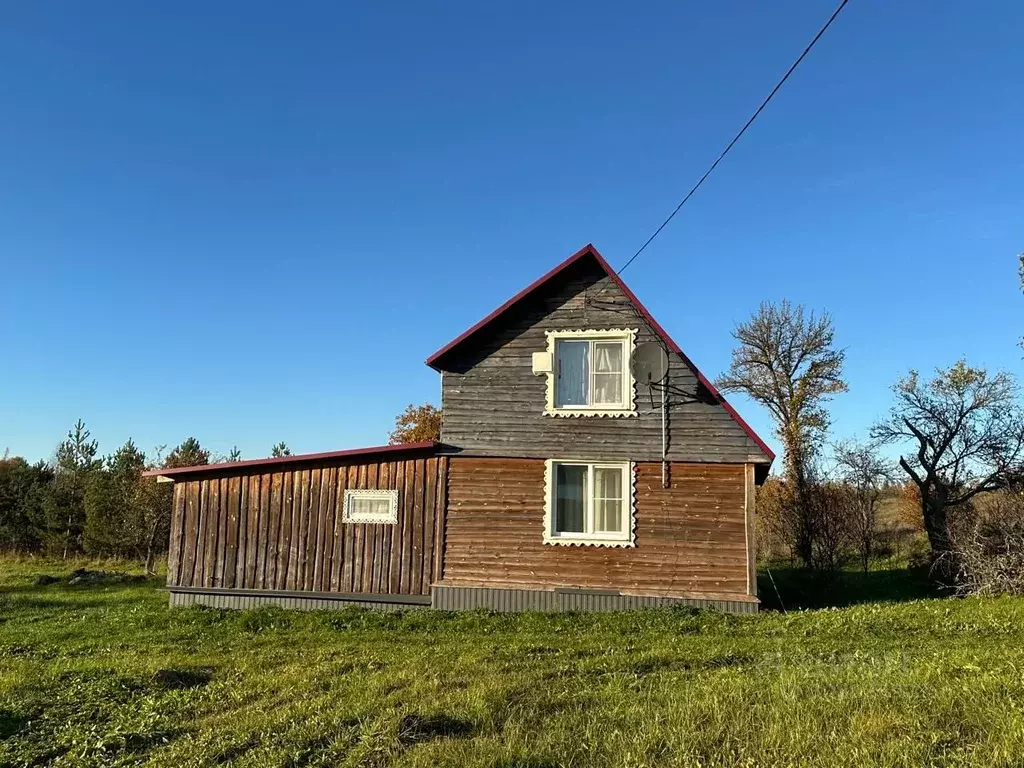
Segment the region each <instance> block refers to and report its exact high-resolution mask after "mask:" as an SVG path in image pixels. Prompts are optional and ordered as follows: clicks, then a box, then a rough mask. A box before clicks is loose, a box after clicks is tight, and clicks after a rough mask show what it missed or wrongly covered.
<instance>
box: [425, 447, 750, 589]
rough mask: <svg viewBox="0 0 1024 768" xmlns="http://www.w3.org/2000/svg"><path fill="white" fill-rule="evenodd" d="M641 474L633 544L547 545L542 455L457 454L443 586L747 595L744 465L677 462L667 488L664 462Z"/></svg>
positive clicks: (450, 491)
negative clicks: (663, 477) (663, 478)
mask: <svg viewBox="0 0 1024 768" xmlns="http://www.w3.org/2000/svg"><path fill="white" fill-rule="evenodd" d="M635 472H636V485H635V494H636V496H635V499H636V546H635V547H631V548H614V547H593V546H562V545H550V544H544V543H543V525H544V523H543V517H544V462H543V461H541V460H531V459H491V458H475V459H471V458H453V459H452V460H451V463H450V466H449V474H448V478H449V479H448V498H449V502H448V518H447V523H446V534H445V543H446V551H445V560H444V573H443V575H442V579H441V582H440V583H441V584H442V585H448V586H477V587H512V588H523V589H552V588H558V587H584V588H590V589H614V590H618V591H621V592H623V593H625V594H633V595H651V596H664V597H668V596H677V597H697V598H712V599H727V600H728V599H736V598H737V597H740V598H742V597H749V596H751V595H752V593H751V592H750V591H749V586H748V572H747V568H748V560H747V521H746V512H745V509H744V505H745V497H746V490H747V489H746V477H747V470H746V469H745V467H744V465H743V464H681V463H674V464H672V466H671V483H670V486H671V487H670V488H668V489H665V488H662V485H661V465H660V464H658V463H641V464H637V465H636V467H635Z"/></svg>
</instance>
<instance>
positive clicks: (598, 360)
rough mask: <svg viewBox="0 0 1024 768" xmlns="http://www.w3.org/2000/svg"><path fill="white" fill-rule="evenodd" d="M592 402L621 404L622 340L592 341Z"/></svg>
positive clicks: (596, 403) (597, 403)
mask: <svg viewBox="0 0 1024 768" xmlns="http://www.w3.org/2000/svg"><path fill="white" fill-rule="evenodd" d="M594 404H595V405H621V404H622V342H621V341H597V342H594Z"/></svg>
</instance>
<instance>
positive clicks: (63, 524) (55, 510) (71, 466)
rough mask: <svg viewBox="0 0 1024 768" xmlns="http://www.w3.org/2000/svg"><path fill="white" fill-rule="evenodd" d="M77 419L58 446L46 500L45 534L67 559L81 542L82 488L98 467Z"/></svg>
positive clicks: (94, 445) (86, 433)
mask: <svg viewBox="0 0 1024 768" xmlns="http://www.w3.org/2000/svg"><path fill="white" fill-rule="evenodd" d="M89 437H90V433H89V430H87V429H86V428H85V423H84V422H83V421H82V420H81V419H79V420H78V421H77V422H76V423H75V426H74V427H72V429H71V431H70V432H68V436H67V438H66V439H65V440H64V441H63V442H62V443H61V444H60V445H58V446H57V453H56V457H55V460H54V468H53V469H54V481H53V484H52V486H51V489H50V493H49V494H47V499H46V502H45V517H46V523H47V529H48V534H49V537H50V540H51V543H52V544H53V545H54V546H55V548H60V549H61V550H62V554H63V557H65V558H67V556H68V554H69V553H70V552H72V551H73V550H76V549H79V548H80V547H81V542H82V527H83V524H84V523H85V489H86V486H87V485H88V482H89V478H90V477H91V476H92V474H93V473H94V472H96V471H97V470H98V469H99V468H100V467H101V466H102V461H101V460H100V459H99V458H97V457H96V452H97V449H98V445H97V443H96V441H95V440H90V439H89Z"/></svg>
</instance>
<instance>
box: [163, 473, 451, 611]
mask: <svg viewBox="0 0 1024 768" xmlns="http://www.w3.org/2000/svg"><path fill="white" fill-rule="evenodd" d="M447 463H448V459H447V458H446V457H443V456H442V457H438V456H431V457H418V458H409V459H407V460H401V461H371V462H363V463H359V464H321V465H315V466H309V465H306V466H300V467H294V468H286V469H283V470H281V471H259V469H258V468H257V469H256V470H253V471H244V472H240V473H239V474H238V475H230V474H226V473H220V474H218V476H213V477H203V478H201V479H194V480H184V481H178V482H176V483H175V485H174V507H173V509H174V515H173V518H172V528H171V545H170V550H169V553H170V554H169V563H168V569H167V570H168V586H170V587H172V588H173V587H204V588H211V589H224V588H229V589H257V590H288V591H289V592H318V593H323V592H337V593H355V594H407V595H429V594H430V584H431V582H433V581H434V580H435V579H436V578H437V577H438V576H439V575H440V569H441V562H442V552H441V547H442V544H443V530H444V529H443V526H444V507H445V488H446V480H447ZM346 489H398V490H399V492H400V495H399V500H398V523H397V524H396V525H390V524H367V523H345V522H343V521H342V511H343V506H344V497H345V490H346Z"/></svg>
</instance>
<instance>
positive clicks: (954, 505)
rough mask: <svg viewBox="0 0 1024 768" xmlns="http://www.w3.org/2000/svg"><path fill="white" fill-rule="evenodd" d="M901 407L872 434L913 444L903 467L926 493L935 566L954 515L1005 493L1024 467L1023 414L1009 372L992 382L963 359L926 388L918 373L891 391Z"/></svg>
mask: <svg viewBox="0 0 1024 768" xmlns="http://www.w3.org/2000/svg"><path fill="white" fill-rule="evenodd" d="M893 392H894V393H895V395H896V403H895V404H894V405H893V407H892V409H891V411H890V413H889V417H888V419H887V420H886V421H883V422H881V423H880V424H876V425H875V426H874V427H873V428H872V430H871V434H872V436H873V437H874V438H876V439H878V440H882V441H885V442H892V443H901V442H910V443H912V444H913V445H914V446H915V448H916V450H915V451H914V452H913V453H909V454H906V455H903V456H901V457H900V462H899V463H900V466H901V467H902V468H903V470H904V471H905V472H906V473H907V474H908V475H909V476H910V479H911V480H913V482H914V484H915V485H916V486H917V487H918V490H919V491H920V493H921V513H922V515H923V517H924V528H925V532H926V533H927V534H928V543H929V545H930V546H931V550H932V558H933V560H943V559H948V557H949V556H950V554H951V544H950V522H951V521H950V513H951V512H952V511H954V510H957V509H960V508H963V507H964V506H965V505H967V504H968V503H969V502H970V501H971V499H973V498H974V497H975V496H977V495H978V494H979V493H982V492H984V491H991V490H995V489H997V488H1002V487H1004V486H1005V485H1006V484H1007V483H1008V482H1010V481H1011V480H1012V478H1013V476H1014V474H1015V473H1019V472H1020V471H1021V464H1022V461H1024V414H1022V412H1021V407H1020V404H1019V402H1018V399H1017V394H1018V390H1017V385H1016V382H1015V381H1014V379H1013V378H1012V377H1011V376H1010V375H1009V374H1007V373H1003V372H1000V373H996V374H995V375H991V376H990V375H989V374H988V372H987V371H986V370H985V369H983V368H972V367H971V366H969V365H967V363H966V361H964V360H960V361H959V362H957V363H956V364H955V365H954V366H953V367H951V368H949V369H946V370H943V369H941V368H940V369H937V370H936V375H935V378H933V379H932V380H931V381H923V380H922V379H921V377H920V375H919V374H918V372H917V371H913V370H912V371H911V372H910V374H909V375H908V376H906V377H905V378H903V379H900V380H899V381H898V382H897V383H896V385H895V386H894V387H893Z"/></svg>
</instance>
